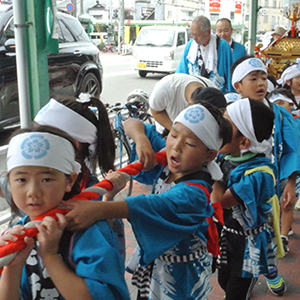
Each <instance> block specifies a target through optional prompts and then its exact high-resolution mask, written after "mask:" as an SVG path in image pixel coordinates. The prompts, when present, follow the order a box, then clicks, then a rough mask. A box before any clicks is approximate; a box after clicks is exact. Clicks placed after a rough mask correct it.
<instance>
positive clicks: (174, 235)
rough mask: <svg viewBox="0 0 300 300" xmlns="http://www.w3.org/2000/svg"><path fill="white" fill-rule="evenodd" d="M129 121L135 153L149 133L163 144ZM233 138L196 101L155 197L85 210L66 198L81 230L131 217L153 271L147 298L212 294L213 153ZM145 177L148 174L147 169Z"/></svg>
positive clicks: (173, 141)
mask: <svg viewBox="0 0 300 300" xmlns="http://www.w3.org/2000/svg"><path fill="white" fill-rule="evenodd" d="M124 125H125V130H126V132H127V134H128V135H129V136H130V137H131V138H133V140H134V141H135V142H136V143H137V153H139V151H140V149H141V147H143V142H144V141H145V140H147V137H146V135H145V133H146V134H147V135H148V133H149V135H148V136H149V137H150V141H151V145H152V147H153V149H154V151H159V150H160V149H161V145H162V144H163V143H165V141H164V140H163V139H162V138H161V137H160V136H159V133H158V132H156V131H155V130H151V129H150V130H149V128H150V127H151V125H149V124H147V125H144V124H143V123H141V122H139V121H138V120H135V119H129V120H127V121H126V122H125V123H124ZM145 130H146V131H145ZM230 139H231V127H230V124H229V123H228V122H227V121H226V120H225V119H224V118H223V116H222V114H221V112H220V111H219V110H218V109H217V108H214V107H213V106H212V105H210V104H209V103H207V102H206V103H203V105H199V104H196V105H191V106H189V107H188V108H186V109H185V110H183V111H182V112H181V113H180V114H179V115H178V117H177V118H176V119H175V120H174V123H173V126H172V128H171V131H170V133H169V135H168V138H167V141H166V155H167V165H164V166H158V168H157V169H156V170H157V174H155V175H156V177H152V182H154V186H153V194H151V195H139V196H133V197H128V198H126V199H125V200H121V201H116V202H93V203H85V204H84V208H83V206H82V205H81V204H82V203H79V202H83V201H73V202H70V201H68V202H66V204H67V205H71V206H73V210H72V211H71V212H70V213H69V217H71V216H72V217H73V222H74V226H75V227H76V226H77V227H80V228H82V227H83V226H86V225H87V224H89V222H93V221H94V220H97V219H106V218H112V217H126V218H128V219H129V220H130V222H131V224H132V227H133V231H134V233H135V236H136V239H137V241H138V244H139V246H140V249H141V259H140V264H141V265H142V266H143V267H146V271H148V274H150V275H149V276H150V280H151V282H150V289H149V290H150V294H149V296H148V297H149V299H167V298H168V299H208V294H209V292H210V288H209V278H210V276H211V255H210V254H208V252H207V250H206V235H207V228H208V223H207V221H206V218H207V217H210V216H211V215H212V213H213V209H212V207H211V205H210V200H209V193H210V191H211V184H212V183H213V181H214V180H215V179H218V178H221V176H222V174H221V173H220V170H219V168H218V166H217V164H216V163H215V162H214V158H215V156H216V154H217V151H218V149H220V147H221V146H222V144H223V143H226V142H228V141H230ZM161 141H163V142H162V143H161ZM147 145H149V141H148V144H147ZM144 159H145V157H144V158H143V159H142V160H144ZM147 159H148V158H147ZM151 174H152V175H153V173H151ZM141 176H142V177H143V176H145V177H147V172H145V173H144V174H141ZM87 215H88V216H89V219H87V218H86V216H87ZM151 274H152V275H151ZM145 290H146V291H147V286H146V287H145ZM141 296H146V295H141Z"/></svg>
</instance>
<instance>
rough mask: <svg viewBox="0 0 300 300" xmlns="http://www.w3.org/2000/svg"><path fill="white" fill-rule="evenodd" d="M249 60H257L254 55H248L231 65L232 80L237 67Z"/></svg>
mask: <svg viewBox="0 0 300 300" xmlns="http://www.w3.org/2000/svg"><path fill="white" fill-rule="evenodd" d="M249 58H255V56H254V55H248V54H246V55H243V56H241V57H239V58H238V59H237V60H236V61H235V62H234V63H233V64H232V65H231V67H230V77H231V78H232V75H233V72H234V70H235V69H236V67H237V66H238V65H239V64H240V63H242V62H243V61H245V60H246V59H249Z"/></svg>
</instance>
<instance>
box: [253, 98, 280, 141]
mask: <svg viewBox="0 0 300 300" xmlns="http://www.w3.org/2000/svg"><path fill="white" fill-rule="evenodd" d="M249 102H250V108H251V116H252V123H253V128H254V133H255V136H256V139H257V140H258V141H259V142H262V141H263V140H268V139H269V138H270V136H271V134H272V131H273V127H274V116H275V115H274V112H273V111H272V110H271V109H270V108H269V107H268V106H267V105H265V104H264V103H263V102H262V101H257V100H253V99H249Z"/></svg>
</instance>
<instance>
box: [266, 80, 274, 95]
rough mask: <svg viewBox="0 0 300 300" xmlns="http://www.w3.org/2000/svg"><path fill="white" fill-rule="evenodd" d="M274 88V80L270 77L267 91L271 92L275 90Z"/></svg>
mask: <svg viewBox="0 0 300 300" xmlns="http://www.w3.org/2000/svg"><path fill="white" fill-rule="evenodd" d="M274 89H275V86H274V84H273V82H272V81H271V80H270V79H268V88H267V92H268V93H271V92H272V91H274Z"/></svg>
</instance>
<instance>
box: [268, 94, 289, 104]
mask: <svg viewBox="0 0 300 300" xmlns="http://www.w3.org/2000/svg"><path fill="white" fill-rule="evenodd" d="M276 100H282V101H285V102H288V103H294V102H293V100H292V99H290V98H288V97H287V96H285V95H283V94H280V93H276V94H273V95H272V96H271V97H270V98H269V101H270V102H275V101H276Z"/></svg>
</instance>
